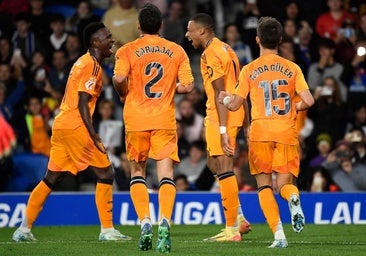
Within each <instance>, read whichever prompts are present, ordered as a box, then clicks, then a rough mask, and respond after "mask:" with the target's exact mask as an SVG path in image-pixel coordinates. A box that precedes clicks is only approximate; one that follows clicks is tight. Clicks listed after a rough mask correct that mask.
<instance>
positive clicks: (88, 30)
mask: <svg viewBox="0 0 366 256" xmlns="http://www.w3.org/2000/svg"><path fill="white" fill-rule="evenodd" d="M102 28H105V25H104V24H103V23H102V22H92V23H89V24H88V25H87V26H86V27H85V28H84V31H83V39H84V46H85V47H86V48H89V47H90V46H91V41H92V38H93V36H94V34H95V33H96V32H98V31H99V29H102Z"/></svg>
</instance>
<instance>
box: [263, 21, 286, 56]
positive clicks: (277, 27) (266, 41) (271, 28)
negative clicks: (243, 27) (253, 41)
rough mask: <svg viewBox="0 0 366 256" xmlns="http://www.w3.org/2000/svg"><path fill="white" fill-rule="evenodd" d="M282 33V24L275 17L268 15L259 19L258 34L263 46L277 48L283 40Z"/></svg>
mask: <svg viewBox="0 0 366 256" xmlns="http://www.w3.org/2000/svg"><path fill="white" fill-rule="evenodd" d="M282 34H283V29H282V25H281V23H280V22H279V21H278V20H276V19H275V18H273V17H268V16H266V17H261V18H260V19H259V21H258V27H257V36H258V37H259V39H260V41H261V44H262V46H263V47H265V48H267V49H276V48H277V47H278V45H279V43H280V42H281V38H282Z"/></svg>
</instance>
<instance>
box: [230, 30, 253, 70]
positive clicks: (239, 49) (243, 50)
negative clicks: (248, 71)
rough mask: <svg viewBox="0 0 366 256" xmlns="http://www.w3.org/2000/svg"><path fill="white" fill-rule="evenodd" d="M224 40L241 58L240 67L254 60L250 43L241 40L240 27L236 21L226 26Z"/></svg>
mask: <svg viewBox="0 0 366 256" xmlns="http://www.w3.org/2000/svg"><path fill="white" fill-rule="evenodd" d="M223 41H224V42H225V43H227V44H228V45H230V46H231V48H233V50H234V51H235V53H236V55H237V56H238V58H239V63H240V68H241V67H243V66H244V65H246V64H248V63H249V62H251V61H252V60H253V57H252V51H251V49H250V47H249V45H247V44H245V43H244V42H243V41H242V40H241V38H240V33H239V30H238V27H237V26H236V24H235V23H229V24H227V25H226V26H225V28H224V38H223Z"/></svg>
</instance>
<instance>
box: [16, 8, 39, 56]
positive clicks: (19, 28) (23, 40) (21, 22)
mask: <svg viewBox="0 0 366 256" xmlns="http://www.w3.org/2000/svg"><path fill="white" fill-rule="evenodd" d="M14 22H15V26H16V30H15V31H14V33H13V36H12V39H11V41H12V43H13V48H14V54H17V55H21V57H22V58H23V59H24V60H25V62H26V63H29V62H30V59H31V56H32V54H33V52H34V51H35V50H36V49H41V48H42V45H41V42H40V39H39V38H38V36H37V35H35V34H34V33H33V32H32V31H31V30H30V26H31V23H30V18H29V14H27V13H19V14H17V15H16V16H15V17H14ZM19 50H20V52H19Z"/></svg>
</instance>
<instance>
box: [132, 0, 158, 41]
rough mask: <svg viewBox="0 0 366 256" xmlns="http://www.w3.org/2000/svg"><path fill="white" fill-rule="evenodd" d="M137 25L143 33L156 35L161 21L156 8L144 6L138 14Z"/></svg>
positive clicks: (148, 4) (150, 5) (148, 5)
mask: <svg viewBox="0 0 366 256" xmlns="http://www.w3.org/2000/svg"><path fill="white" fill-rule="evenodd" d="M138 19H139V23H140V28H141V31H142V32H143V33H147V34H150V35H153V34H157V33H158V32H159V30H160V27H161V23H162V21H163V17H162V14H161V12H160V10H159V8H158V7H156V6H155V5H153V4H150V3H147V4H145V5H144V6H143V7H142V8H141V9H140V12H139V17H138Z"/></svg>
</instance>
